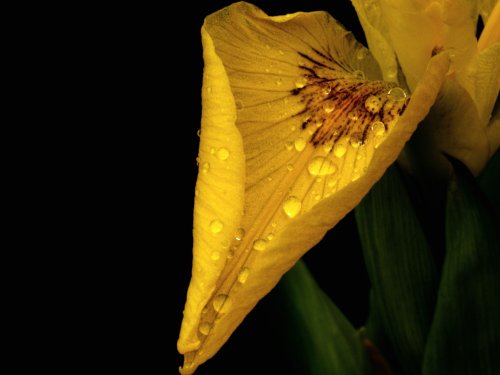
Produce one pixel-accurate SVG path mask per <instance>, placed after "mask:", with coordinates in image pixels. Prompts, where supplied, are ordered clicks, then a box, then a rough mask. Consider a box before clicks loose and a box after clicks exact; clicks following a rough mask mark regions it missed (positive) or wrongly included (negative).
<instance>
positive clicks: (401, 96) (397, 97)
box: [387, 87, 406, 102]
mask: <svg viewBox="0 0 500 375" xmlns="http://www.w3.org/2000/svg"><path fill="white" fill-rule="evenodd" d="M387 97H388V98H389V100H394V101H397V102H398V101H404V100H406V92H405V90H403V89H402V88H401V87H393V88H392V89H390V90H389V92H387Z"/></svg>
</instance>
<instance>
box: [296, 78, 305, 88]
mask: <svg viewBox="0 0 500 375" xmlns="http://www.w3.org/2000/svg"><path fill="white" fill-rule="evenodd" d="M305 85H307V79H306V78H305V77H302V78H300V79H298V80H297V81H295V87H296V88H298V89H301V88H303V87H304V86H305Z"/></svg>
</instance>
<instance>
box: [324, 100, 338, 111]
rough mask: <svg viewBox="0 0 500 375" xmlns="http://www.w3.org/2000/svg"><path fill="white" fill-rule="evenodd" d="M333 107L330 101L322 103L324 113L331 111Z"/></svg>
mask: <svg viewBox="0 0 500 375" xmlns="http://www.w3.org/2000/svg"><path fill="white" fill-rule="evenodd" d="M334 109H335V104H333V103H332V102H326V103H325V104H323V110H324V111H325V112H326V113H332V112H333V110H334Z"/></svg>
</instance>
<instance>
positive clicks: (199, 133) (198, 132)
mask: <svg viewBox="0 0 500 375" xmlns="http://www.w3.org/2000/svg"><path fill="white" fill-rule="evenodd" d="M196 135H197V136H198V137H200V136H201V129H198V131H197V132H196Z"/></svg>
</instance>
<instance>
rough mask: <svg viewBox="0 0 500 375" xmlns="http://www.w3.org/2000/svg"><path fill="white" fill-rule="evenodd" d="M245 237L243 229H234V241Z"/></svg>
mask: <svg viewBox="0 0 500 375" xmlns="http://www.w3.org/2000/svg"><path fill="white" fill-rule="evenodd" d="M243 237H245V229H243V228H238V229H236V233H235V234H234V238H235V239H236V241H241V240H242V239H243Z"/></svg>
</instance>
